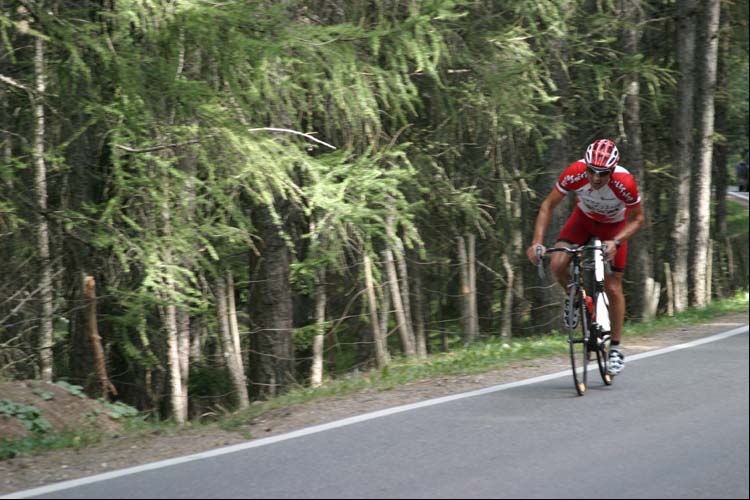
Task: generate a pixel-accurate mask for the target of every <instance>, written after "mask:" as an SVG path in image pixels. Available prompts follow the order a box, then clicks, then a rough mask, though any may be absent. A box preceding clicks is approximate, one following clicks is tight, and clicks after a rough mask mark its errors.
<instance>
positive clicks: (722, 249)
mask: <svg viewBox="0 0 750 500" xmlns="http://www.w3.org/2000/svg"><path fill="white" fill-rule="evenodd" d="M720 23H721V27H720V30H721V32H720V33H721V34H720V38H719V61H718V65H719V66H718V69H717V76H716V122H715V123H716V132H717V134H720V135H721V136H723V137H729V135H730V134H731V133H732V130H731V129H730V125H729V123H728V119H727V117H728V114H729V99H728V95H729V64H730V59H729V58H730V55H731V53H730V44H729V42H730V36H731V25H730V23H729V13H728V12H727V11H726V7H723V8H722V12H721V21H720ZM728 162H729V148H728V145H727V143H726V142H719V143H717V144H715V145H714V154H713V180H714V182H713V184H714V189H713V193H714V205H715V207H716V208H715V210H714V224H713V234H712V237H713V239H714V241H716V242H717V245H716V263H717V264H718V267H717V268H716V269H714V274H715V276H716V280H715V281H714V282H715V283H716V285H717V287H716V295H718V296H719V297H726V296H728V295H729V294H730V293H731V288H732V287H731V280H730V274H731V270H730V268H729V266H728V262H729V255H730V253H731V245H727V244H726V243H725V242H726V239H727V188H728V186H729V180H728V178H727V177H728V176H727V163H728Z"/></svg>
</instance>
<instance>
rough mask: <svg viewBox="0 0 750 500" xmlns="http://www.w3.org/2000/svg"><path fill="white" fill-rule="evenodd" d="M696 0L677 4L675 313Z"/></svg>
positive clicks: (683, 304)
mask: <svg viewBox="0 0 750 500" xmlns="http://www.w3.org/2000/svg"><path fill="white" fill-rule="evenodd" d="M697 15H698V12H697V2H696V0H683V1H681V2H678V4H677V61H678V69H679V71H680V79H679V83H678V90H677V100H676V102H675V118H674V124H675V129H674V132H673V134H672V137H673V140H674V142H673V152H672V158H673V162H674V169H673V174H674V179H675V180H674V183H673V191H672V198H671V201H672V207H671V212H672V234H671V240H672V241H671V248H672V255H671V258H670V262H671V267H672V277H673V288H672V293H673V296H674V308H675V312H677V313H679V312H682V311H684V310H685V309H687V306H688V245H689V240H688V238H689V229H690V199H691V196H690V172H691V164H692V162H693V156H692V150H693V110H694V106H695V103H694V99H695V79H694V78H695V77H694V72H695V23H696V17H697Z"/></svg>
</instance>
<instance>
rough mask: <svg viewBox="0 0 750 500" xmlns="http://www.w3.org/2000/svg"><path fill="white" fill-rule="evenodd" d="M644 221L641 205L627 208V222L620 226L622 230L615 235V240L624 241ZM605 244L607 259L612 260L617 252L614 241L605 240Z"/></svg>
mask: <svg viewBox="0 0 750 500" xmlns="http://www.w3.org/2000/svg"><path fill="white" fill-rule="evenodd" d="M645 222H646V216H645V214H644V213H643V207H642V206H641V205H638V206H635V207H633V208H631V209H630V210H628V222H627V223H626V224H625V227H623V228H622V231H620V232H619V233H618V234H617V235H616V236H615V238H614V239H615V240H617V241H619V242H620V243H622V242H624V241H626V240H627V239H628V238H630V237H632V236H633V235H634V234H635V233H637V232H638V231H639V230H640V229H641V227H643V224H644V223H645ZM604 244H605V245H607V247H608V249H607V258H609V260H612V259H614V258H615V254H616V253H617V248H616V247H615V241H614V240H610V241H605V242H604Z"/></svg>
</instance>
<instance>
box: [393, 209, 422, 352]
mask: <svg viewBox="0 0 750 500" xmlns="http://www.w3.org/2000/svg"><path fill="white" fill-rule="evenodd" d="M389 211H390V212H391V213H393V212H395V207H394V202H393V199H392V198H390V197H389ZM394 226H395V217H394V216H393V215H389V216H388V218H387V220H386V226H385V231H386V236H387V237H388V238H387V239H388V241H387V247H388V249H389V250H391V252H392V254H393V256H394V258H395V261H396V267H397V269H398V273H397V276H398V277H400V278H401V279H400V280H399V281H398V289H399V291H400V292H401V304H402V305H403V308H404V319H405V321H406V323H405V328H406V330H407V331H408V334H409V337H411V343H412V345H415V344H416V338H415V336H414V326H413V324H412V321H413V319H412V314H411V298H410V294H409V271H408V268H407V266H406V257H405V256H406V253H405V249H404V244H403V242H402V241H401V238H399V236H398V235H397V234H396V229H395V227H394ZM415 350H416V352H417V355H418V356H419V357H424V356H425V355H426V354H425V353H424V352H420V351H419V350H418V349H417V346H415Z"/></svg>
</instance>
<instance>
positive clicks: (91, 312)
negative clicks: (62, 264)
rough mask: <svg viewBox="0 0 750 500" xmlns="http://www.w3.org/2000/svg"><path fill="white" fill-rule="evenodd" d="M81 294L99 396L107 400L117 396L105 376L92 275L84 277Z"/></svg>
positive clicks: (105, 370)
mask: <svg viewBox="0 0 750 500" xmlns="http://www.w3.org/2000/svg"><path fill="white" fill-rule="evenodd" d="M83 296H84V297H85V299H86V333H87V336H88V338H89V341H90V342H91V349H92V351H93V353H94V365H95V367H96V375H97V378H98V379H99V388H100V389H101V397H102V398H104V399H106V400H109V395H110V394H112V395H114V396H117V389H116V388H115V386H114V385H112V383H111V382H110V381H109V377H108V376H107V362H106V361H105V359H104V349H103V348H102V338H101V336H100V335H99V328H98V326H97V321H96V281H95V280H94V277H93V276H86V277H84V279H83Z"/></svg>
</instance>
